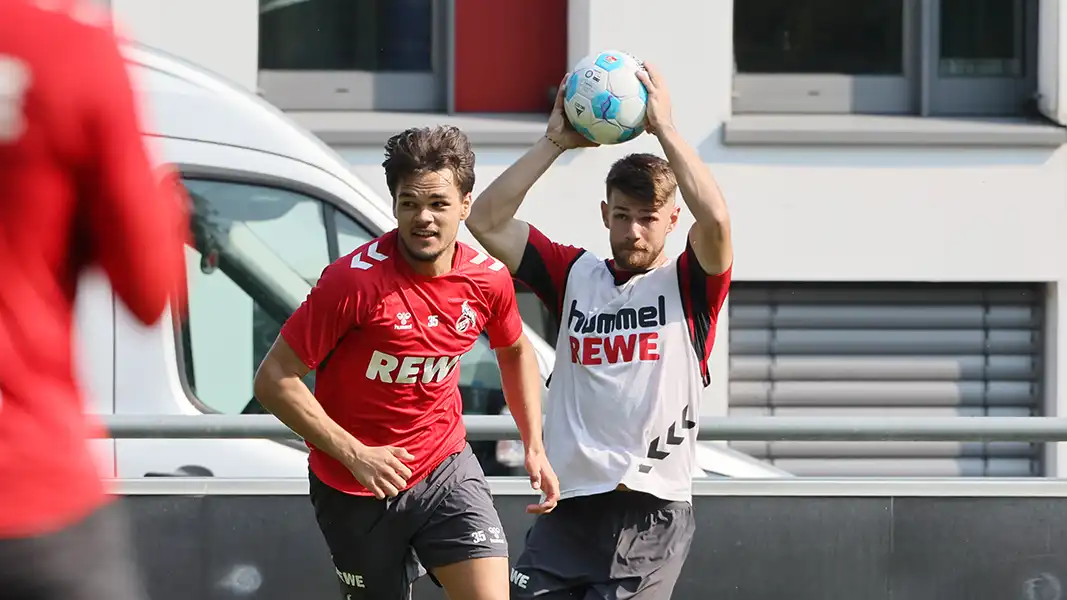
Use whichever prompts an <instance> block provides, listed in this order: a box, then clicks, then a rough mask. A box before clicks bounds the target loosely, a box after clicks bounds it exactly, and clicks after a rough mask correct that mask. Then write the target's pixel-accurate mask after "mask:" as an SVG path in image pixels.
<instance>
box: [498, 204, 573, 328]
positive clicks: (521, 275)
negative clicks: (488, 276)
mask: <svg viewBox="0 0 1067 600" xmlns="http://www.w3.org/2000/svg"><path fill="white" fill-rule="evenodd" d="M584 252H585V250H583V249H581V248H576V247H574V246H565V245H563V244H557V243H556V242H553V241H552V240H550V239H548V237H546V236H545V234H543V233H541V232H540V231H539V230H538V229H537V228H536V227H534V226H533V225H530V236H529V239H528V240H527V242H526V251H525V252H524V253H523V255H522V262H521V263H520V264H519V268H518V269H517V270H516V271H515V275H514V277H515V279H517V280H518V281H520V282H521V283H523V284H524V285H526V287H528V288H530V289H531V290H533V292H534V293H535V294H537V297H538V298H540V299H541V302H543V303H544V305H545V307H546V308H548V310H549V311H550V312H551V313H552V314H553V316H555V318H556V321H557V322H559V321H560V320H561V319H560V315H562V314H563V295H564V294H563V291H564V289H565V288H566V286H567V274H568V273H570V270H571V265H573V264H574V261H575V260H577V259H578V257H579V256H581V255H582V253H584Z"/></svg>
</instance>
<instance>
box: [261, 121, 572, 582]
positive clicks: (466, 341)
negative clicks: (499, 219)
mask: <svg viewBox="0 0 1067 600" xmlns="http://www.w3.org/2000/svg"><path fill="white" fill-rule="evenodd" d="M385 155H386V158H385V162H384V163H383V166H384V167H385V178H386V182H387V184H388V186H389V190H390V193H391V194H392V196H393V201H394V212H395V214H396V217H397V222H398V224H397V228H396V229H395V230H393V231H390V232H389V233H386V234H385V235H383V236H381V237H379V238H378V239H376V240H373V241H371V242H369V243H368V244H365V245H364V246H362V247H360V248H357V249H356V250H354V251H353V252H351V253H350V254H348V255H347V256H344V257H342V258H341V259H339V260H338V261H336V262H334V263H333V264H331V265H329V266H327V267H326V269H325V270H324V271H323V273H322V277H321V278H320V279H319V281H318V283H317V284H316V285H315V287H314V288H313V289H312V291H311V292H310V294H309V295H308V297H307V299H306V300H305V301H304V303H303V304H302V305H301V306H300V307H299V308H298V309H297V310H296V312H295V313H294V314H293V315H292V317H291V318H290V319H289V320H288V321H287V322H286V323H285V325H284V326H283V327H282V331H281V335H279V337H278V339H277V341H276V342H275V343H274V346H273V348H271V350H270V352H269V353H268V354H267V356H266V357H265V358H264V360H263V363H262V365H261V366H260V368H259V370H258V372H257V374H256V385H255V393H256V397H257V398H258V399H259V401H260V402H261V403H262V404H263V406H264V407H266V408H267V409H268V410H270V411H271V412H272V413H274V414H275V415H277V416H278V418H279V419H281V420H282V421H283V422H284V423H286V424H287V425H288V426H289V427H291V428H292V429H293V430H294V431H295V432H297V433H298V434H300V435H301V436H303V437H304V439H305V440H307V443H308V446H309V448H310V450H311V456H310V459H309V466H310V473H309V479H310V486H311V488H310V489H311V502H312V504H313V505H314V507H315V514H316V517H317V519H318V523H319V527H320V528H321V530H322V533H323V535H324V537H325V539H326V542H327V545H328V546H329V548H330V551H331V554H332V555H333V561H334V566H335V568H336V571H337V575H338V577H339V578H340V580H341V590H342V594H344V595H345V597H346V598H348V599H349V600H359V599H364V598H367V599H370V598H373V599H375V600H393V599H397V600H399V599H402V598H408V597H410V593H411V584H412V583H413V582H414V580H415V579H416V578H417V577H418V576H419V575H420V568H425V569H427V570H428V571H429V573H430V574H431V576H432V577H433V578H434V580H435V581H436V582H437V583H439V584H440V585H441V586H442V587H444V588H445V591H446V592H447V593H448V596H449V598H452V600H505V599H506V598H508V594H509V592H508V585H509V584H508V561H507V556H508V545H507V540H506V538H505V536H504V532H503V528H502V527H501V524H500V519H499V517H498V516H497V513H496V510H495V508H494V506H493V498H492V494H491V492H490V490H489V486H488V485H487V482H486V481H485V477H484V474H483V473H482V469H481V466H480V465H479V464H478V460H477V458H475V456H474V454H473V453H472V452H471V449H470V446H469V445H468V444H467V442H466V431H465V429H464V427H463V417H462V399H461V397H460V392H459V385H458V382H459V362H460V357H461V356H462V355H463V354H465V353H466V352H468V351H469V350H470V349H471V348H472V347H473V346H474V343H475V341H476V340H477V339H478V336H479V335H480V334H481V333H482V332H483V331H485V332H486V333H487V334H488V336H489V342H490V344H491V346H492V347H493V348H494V349H495V351H496V355H497V360H498V363H499V366H500V374H501V379H502V384H503V388H504V394H505V396H506V399H507V403H508V406H509V408H510V410H511V414H512V415H514V418H515V420H516V423H517V425H518V427H519V431H520V434H521V436H522V440H523V442H524V444H525V447H526V469H527V471H529V473H530V478H531V483H532V485H533V486H534V488H535V489H540V490H541V491H542V492H543V493H544V496H545V498H544V501H543V502H542V503H540V504H538V505H534V506H531V507H530V508H529V510H530V511H531V512H536V513H544V512H547V511H549V510H551V509H552V507H553V506H554V504H555V498H556V496H557V494H558V491H557V488H558V484H557V482H556V476H555V474H554V473H553V472H552V469H551V467H550V466H549V464H548V461H547V460H546V459H545V454H544V447H543V445H542V441H541V404H540V388H541V381H540V376H539V373H538V369H537V362H536V357H535V356H534V350H533V347H532V346H531V345H530V343H529V341H528V340H527V339H526V336H525V334H523V331H522V320H521V318H520V316H519V311H518V308H517V305H516V300H515V288H514V285H513V283H512V281H511V276H510V275H509V273H508V270H507V269H506V268H505V267H504V265H503V264H502V263H501V262H499V261H497V260H494V259H493V258H490V257H489V256H488V255H486V254H484V253H482V252H479V251H477V250H474V249H472V248H470V247H469V246H467V245H465V244H462V243H459V242H457V241H456V234H457V232H458V230H459V225H460V221H462V220H464V219H465V218H466V217H467V214H468V212H469V211H470V205H471V191H472V189H473V188H474V153H473V152H472V151H471V148H470V143H469V141H468V139H467V136H466V135H465V134H464V133H463V132H462V131H460V130H459V129H456V128H455V127H438V128H433V129H429V128H424V129H409V130H407V131H404V132H402V133H400V134H398V135H395V136H393V137H392V138H390V139H389V141H388V142H387V143H386V145H385ZM311 369H316V370H317V374H316V389H315V392H314V395H312V392H311V391H310V390H309V389H308V388H307V386H305V385H304V383H303V381H302V378H303V377H304V376H305V375H306V374H307V373H308V371H309V370H311Z"/></svg>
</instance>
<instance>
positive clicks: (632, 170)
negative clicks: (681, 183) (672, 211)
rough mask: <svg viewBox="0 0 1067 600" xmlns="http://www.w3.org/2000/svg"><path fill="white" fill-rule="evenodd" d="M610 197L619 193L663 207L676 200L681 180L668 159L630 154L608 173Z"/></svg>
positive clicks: (644, 154) (652, 155)
mask: <svg viewBox="0 0 1067 600" xmlns="http://www.w3.org/2000/svg"><path fill="white" fill-rule="evenodd" d="M604 183H605V185H606V186H607V194H608V195H609V196H610V195H611V190H618V191H620V192H622V193H623V194H626V195H627V196H629V197H631V198H633V199H634V200H640V201H643V202H647V203H649V204H650V205H651V206H652V207H653V208H660V207H661V206H663V205H664V204H666V203H667V202H669V201H670V200H671V198H673V197H674V193H675V192H676V191H677V190H678V180H677V179H676V178H675V176H674V171H673V170H671V165H670V163H668V162H667V161H666V160H664V159H662V158H660V157H658V156H656V155H655V154H647V153H643V152H642V153H637V154H630V155H628V156H625V157H623V158H620V159H619V160H617V161H615V164H613V165H611V170H610V171H608V177H607V180H606V181H605V182H604Z"/></svg>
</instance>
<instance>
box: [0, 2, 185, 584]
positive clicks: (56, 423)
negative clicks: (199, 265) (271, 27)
mask: <svg viewBox="0 0 1067 600" xmlns="http://www.w3.org/2000/svg"><path fill="white" fill-rule="evenodd" d="M38 5H40V6H38ZM106 18H107V15H106V13H104V12H102V11H100V10H99V9H96V8H95V7H93V6H92V5H91V3H87V2H81V1H79V2H75V1H73V0H67V1H53V2H48V3H35V2H30V1H29V0H0V190H2V192H0V273H2V275H0V277H2V283H0V596H2V597H3V598H15V599H18V600H30V599H33V600H38V599H41V600H44V599H52V598H55V599H57V600H133V599H135V598H142V597H143V594H142V590H141V589H140V584H139V582H138V577H137V575H136V573H135V569H134V567H133V564H132V563H131V561H130V549H129V545H128V544H129V541H128V539H127V537H126V532H125V527H126V524H125V516H124V515H123V514H122V513H121V510H120V508H119V506H118V504H117V503H115V502H113V501H111V499H110V497H109V496H108V494H107V493H106V490H105V488H104V485H103V483H102V481H101V477H100V471H99V470H98V468H97V465H96V464H95V461H94V459H93V457H92V455H91V452H90V449H89V446H88V444H87V438H89V437H91V435H92V429H93V428H95V427H96V426H97V424H96V423H94V422H93V421H92V419H90V418H87V417H86V414H85V405H84V399H83V394H82V392H81V390H80V388H79V384H78V382H77V381H76V378H75V371H74V369H75V365H74V360H73V356H72V343H71V337H72V330H73V315H72V312H73V305H74V301H75V297H76V294H77V281H78V278H79V274H80V273H81V272H82V271H83V270H84V269H85V268H86V267H90V266H97V267H100V268H102V269H103V271H104V272H105V273H106V274H107V275H108V277H109V278H110V281H111V285H112V287H113V289H114V291H115V292H116V293H117V294H118V296H119V298H120V299H121V300H122V301H123V302H124V303H125V304H126V306H127V307H128V308H129V309H130V311H131V312H132V313H133V314H134V315H135V316H136V317H137V318H138V319H139V320H140V321H141V322H142V323H145V324H151V323H153V322H155V321H156V320H157V319H159V318H160V317H161V315H162V314H163V311H164V309H165V307H166V306H167V303H168V300H170V299H171V298H172V296H171V294H172V292H175V291H177V290H179V289H180V288H181V286H182V283H183V282H182V277H183V275H184V268H185V267H184V253H183V249H182V243H183V237H182V236H183V235H184V234H185V232H187V231H188V227H187V219H188V217H187V215H186V213H185V210H184V208H183V207H181V206H180V204H179V203H178V202H176V201H175V198H176V197H177V196H176V195H175V194H172V193H167V192H166V189H168V188H167V187H166V186H161V185H160V178H159V177H157V174H156V173H154V172H153V169H152V167H151V164H150V162H149V159H148V156H147V154H146V151H145V148H144V145H143V140H142V138H141V134H140V129H139V127H138V122H137V115H136V110H135V101H134V97H133V94H132V91H131V89H130V83H129V81H128V78H127V73H126V70H125V63H124V61H123V59H122V58H121V56H120V55H119V52H118V47H117V44H116V40H115V38H114V36H113V34H112V32H111V30H110V28H109V26H108V25H107V23H106Z"/></svg>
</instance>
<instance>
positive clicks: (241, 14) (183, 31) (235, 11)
mask: <svg viewBox="0 0 1067 600" xmlns="http://www.w3.org/2000/svg"><path fill="white" fill-rule="evenodd" d="M111 10H112V13H113V15H114V17H115V21H116V23H117V24H118V26H119V28H120V30H121V31H122V33H123V34H124V35H126V36H128V37H130V38H133V39H134V40H136V41H138V42H141V43H143V44H146V45H149V46H153V47H156V48H159V49H161V50H164V51H166V52H169V53H171V54H175V55H177V56H180V57H181V58H184V59H186V60H188V61H191V62H194V63H196V64H198V65H201V66H203V67H205V68H207V69H211V70H212V71H215V72H217V73H219V74H221V75H223V76H224V77H227V78H229V79H231V80H232V81H234V82H235V83H237V84H238V85H241V86H243V87H244V88H246V89H248V90H253V91H254V90H255V89H256V81H257V79H258V64H259V63H258V60H259V0H111Z"/></svg>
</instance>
